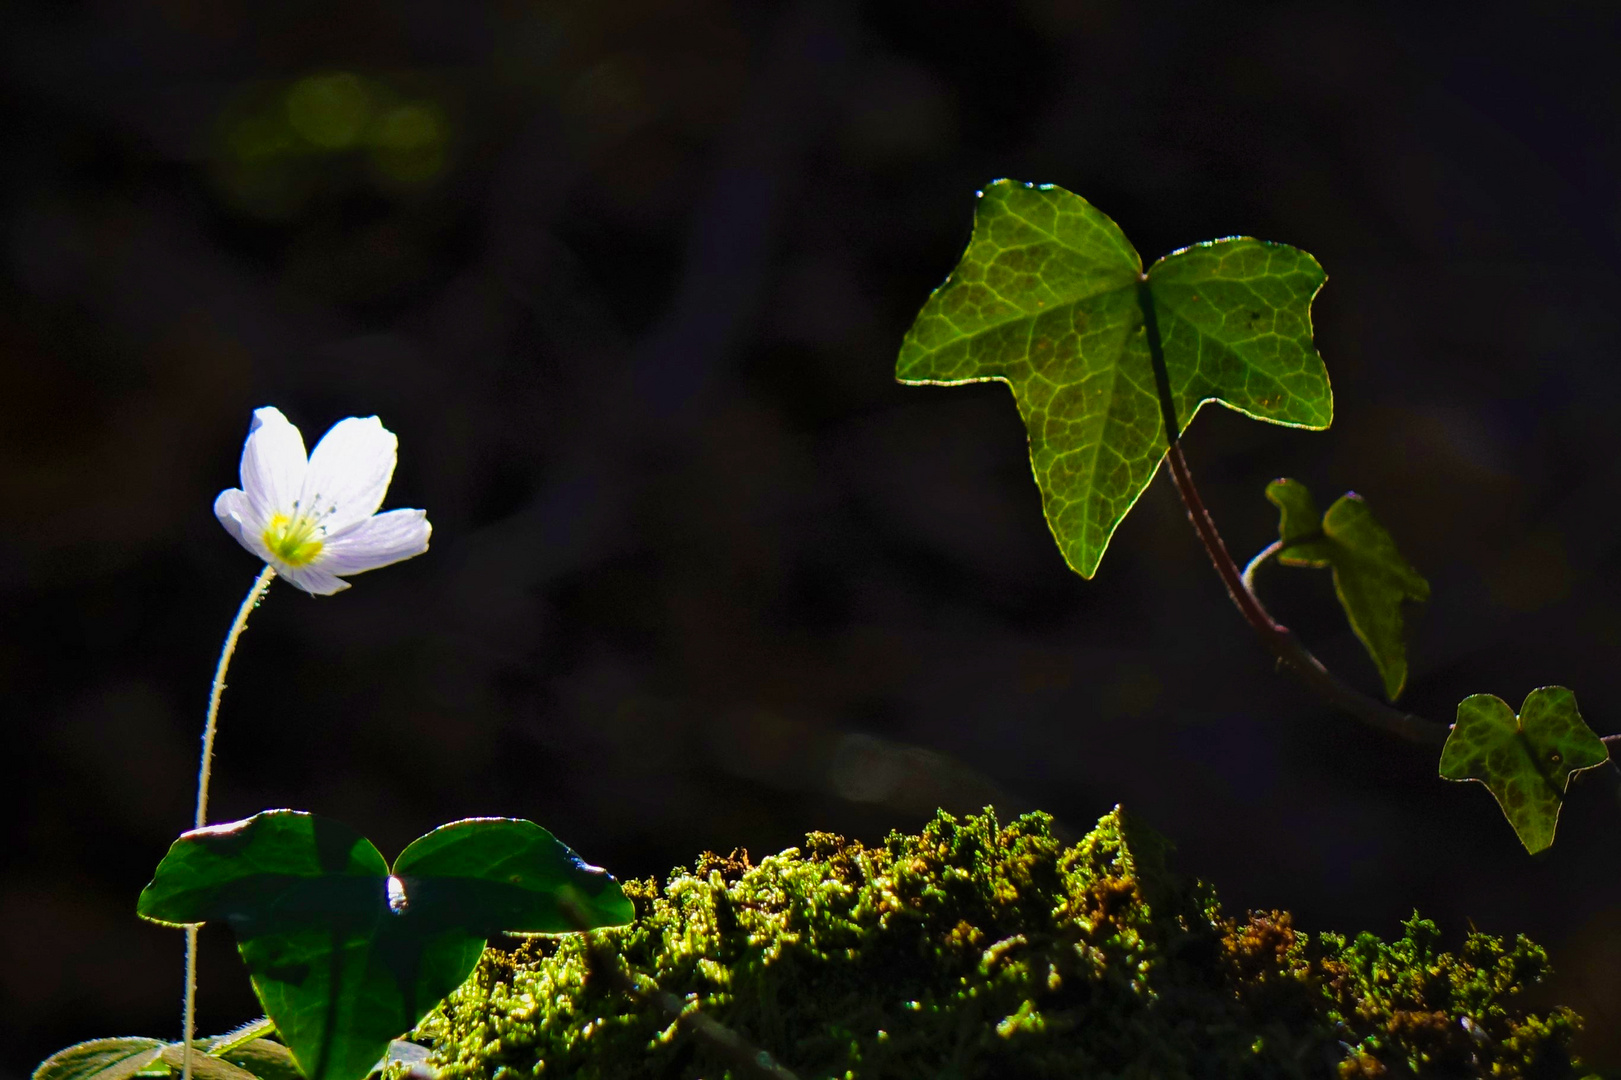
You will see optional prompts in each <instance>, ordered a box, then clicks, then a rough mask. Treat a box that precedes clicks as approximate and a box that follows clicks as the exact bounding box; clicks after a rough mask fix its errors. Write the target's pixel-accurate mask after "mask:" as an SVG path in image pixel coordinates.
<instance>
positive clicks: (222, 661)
mask: <svg viewBox="0 0 1621 1080" xmlns="http://www.w3.org/2000/svg"><path fill="white" fill-rule="evenodd" d="M275 578H276V570H275V567H273V566H271V565H270V564H269V563H266V564H265V568H264V569H263V570H261V571H259V576H258V577H256V578H254V579H253V588H251V589H249V590H248V595H247V596H245V597H243V598H242V606H241V607H239V608H237V609H236V618H235V619H234V620H232V622H231V629H230V632H229V633H227V634H226V635H225V645H224V646H223V647H222V648H221V649H220V658H219V663H218V664H217V665H215V667H214V685H213V687H212V688H211V689H210V690H209V692H208V720H207V722H206V723H204V725H203V752H202V757H201V760H200V761H199V762H198V765H197V815H196V819H195V821H194V823H193V825H192V828H194V829H200V828H202V827H203V826H204V825H206V824H208V781H209V779H210V778H211V777H212V775H213V771H214V733H215V731H217V730H218V728H219V715H220V695H222V694H224V693H225V672H226V671H227V670H228V669H229V668H230V666H231V657H232V656H233V655H235V653H236V643H237V641H238V640H239V639H240V638H241V637H242V631H243V630H245V629H247V625H248V616H249V615H250V614H252V612H253V609H254V608H256V607H258V606H259V601H261V600H263V599H264V596H265V590H266V589H268V588H270V583H271V582H272V581H274V580H275ZM184 1012H185V1049H184V1051H183V1052H182V1054H181V1058H180V1063H181V1064H180V1076H181V1080H191V1044H192V1041H193V1038H194V1037H195V1035H196V1027H197V924H196V923H193V924H191V925H190V926H187V927H186V1000H185V1006H184Z"/></svg>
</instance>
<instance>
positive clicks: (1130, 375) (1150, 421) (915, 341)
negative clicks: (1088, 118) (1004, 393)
mask: <svg viewBox="0 0 1621 1080" xmlns="http://www.w3.org/2000/svg"><path fill="white" fill-rule="evenodd" d="M1145 280H1146V294H1145V293H1144V292H1143V291H1142V290H1140V289H1139V283H1140V282H1143V281H1145ZM1323 280H1324V276H1323V271H1322V268H1321V267H1320V266H1318V265H1317V260H1315V259H1313V258H1312V257H1311V256H1310V255H1308V254H1306V253H1305V252H1303V251H1299V250H1297V249H1295V248H1292V247H1288V246H1285V245H1283V244H1269V243H1265V242H1263V241H1260V240H1252V239H1249V238H1247V237H1236V238H1233V239H1228V240H1216V241H1211V242H1210V243H1206V244H1198V245H1195V246H1193V247H1190V248H1184V249H1182V250H1181V251H1177V252H1173V253H1172V254H1170V255H1167V256H1166V257H1165V258H1163V259H1161V260H1159V261H1158V262H1157V263H1155V264H1154V265H1153V266H1152V267H1150V268H1149V270H1148V274H1147V277H1146V279H1145V278H1144V276H1143V274H1142V259H1141V257H1140V256H1138V254H1137V252H1136V250H1135V249H1134V248H1132V246H1131V244H1130V243H1129V242H1127V240H1126V238H1125V236H1124V234H1122V233H1121V231H1120V229H1119V227H1118V226H1117V225H1115V223H1114V222H1113V221H1111V220H1109V218H1108V217H1106V216H1105V215H1104V214H1102V213H1101V212H1100V211H1098V210H1097V209H1096V208H1095V207H1093V206H1092V204H1090V203H1088V202H1087V201H1086V200H1085V199H1083V198H1081V197H1080V196H1078V195H1074V194H1071V193H1070V192H1068V191H1065V190H1064V189H1063V188H1060V187H1055V186H1052V185H1043V186H1041V187H1034V186H1031V185H1029V184H1019V183H1015V182H1013V181H1010V180H998V181H996V182H995V183H993V184H991V185H990V186H989V187H987V188H986V189H985V190H984V191H983V192H981V194H980V201H979V206H978V209H977V211H976V213H975V217H974V233H973V237H972V239H971V240H970V241H969V244H968V250H967V251H966V252H965V253H964V254H963V257H962V261H961V262H959V263H958V264H957V268H956V269H955V270H953V271H952V273H951V276H950V277H949V278H947V279H946V281H945V283H944V284H943V285H941V286H940V287H939V288H938V289H936V290H935V291H934V294H933V295H932V296H930V297H929V301H928V303H927V304H925V305H924V307H923V310H922V311H921V312H920V313H919V314H918V317H917V321H916V322H914V323H913V324H912V329H911V330H910V331H909V332H908V333H907V335H906V340H905V341H904V342H903V343H902V345H901V352H900V358H899V360H898V361H897V363H896V377H897V378H899V379H900V381H901V382H904V383H913V384H922V383H933V384H944V385H955V384H959V383H968V382H984V381H988V380H999V381H1002V382H1005V383H1007V384H1008V385H1009V386H1010V387H1011V388H1012V390H1013V396H1014V400H1015V401H1016V402H1017V403H1018V406H1019V412H1020V414H1021V415H1022V416H1023V417H1024V422H1025V427H1026V429H1027V430H1028V431H1029V434H1030V464H1031V468H1032V469H1033V471H1034V472H1035V476H1036V483H1037V485H1038V486H1039V487H1040V488H1041V494H1042V500H1043V504H1044V506H1045V508H1046V513H1047V524H1048V525H1049V526H1050V527H1051V529H1052V531H1053V536H1054V537H1055V538H1056V539H1057V541H1058V546H1059V548H1060V549H1062V551H1063V553H1064V558H1065V559H1066V560H1067V561H1068V562H1069V565H1070V566H1071V567H1073V568H1074V569H1075V570H1076V572H1077V573H1079V574H1080V575H1081V576H1082V577H1091V576H1092V575H1093V573H1094V572H1096V570H1097V565H1098V561H1099V560H1100V559H1101V558H1102V557H1103V551H1104V549H1105V548H1106V547H1107V546H1108V543H1109V538H1110V537H1111V536H1112V535H1113V534H1114V530H1115V528H1116V527H1117V526H1118V525H1119V524H1120V521H1121V519H1123V518H1124V517H1125V516H1126V512H1127V511H1128V510H1130V509H1131V507H1132V504H1133V503H1135V502H1136V501H1137V498H1138V496H1140V495H1141V494H1142V492H1143V489H1144V488H1146V487H1147V486H1148V482H1149V481H1150V480H1151V479H1153V476H1154V471H1155V470H1156V469H1157V468H1158V467H1159V462H1160V459H1161V458H1162V457H1164V455H1165V451H1166V448H1167V438H1166V432H1165V425H1164V421H1163V420H1162V413H1161V409H1160V401H1159V396H1158V391H1157V389H1156V383H1155V373H1154V369H1153V364H1152V361H1151V358H1150V356H1149V348H1148V342H1147V336H1146V333H1145V330H1144V326H1145V321H1144V305H1145V304H1146V303H1149V302H1152V304H1153V311H1154V313H1155V323H1156V324H1157V326H1158V328H1159V333H1160V338H1161V342H1162V345H1163V352H1164V358H1165V370H1166V375H1167V377H1168V380H1169V394H1170V400H1171V403H1172V405H1173V407H1174V410H1175V415H1176V417H1177V422H1178V424H1179V425H1180V426H1184V427H1185V426H1186V425H1187V424H1188V423H1189V422H1190V421H1191V420H1192V419H1193V416H1194V414H1195V413H1197V412H1198V411H1199V407H1200V406H1201V405H1203V404H1204V403H1205V402H1206V401H1219V402H1221V403H1222V404H1224V405H1226V406H1228V407H1230V408H1233V409H1236V410H1237V411H1239V412H1242V413H1244V414H1245V415H1247V416H1252V417H1254V418H1256V419H1258V420H1269V421H1272V422H1273V423H1279V424H1287V425H1290V426H1294V427H1306V428H1314V429H1321V428H1326V427H1327V426H1328V424H1329V421H1330V420H1331V419H1332V416H1333V395H1332V394H1331V392H1330V390H1329V385H1328V373H1327V372H1326V371H1325V370H1324V369H1323V362H1322V359H1321V357H1319V356H1318V355H1317V350H1316V348H1315V347H1313V345H1312V341H1311V301H1312V298H1313V297H1314V296H1315V295H1316V294H1317V290H1318V289H1319V288H1320V287H1321V286H1322V284H1323ZM1150 298H1151V301H1150Z"/></svg>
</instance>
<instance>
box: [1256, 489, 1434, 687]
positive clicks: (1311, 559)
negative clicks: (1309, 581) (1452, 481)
mask: <svg viewBox="0 0 1621 1080" xmlns="http://www.w3.org/2000/svg"><path fill="white" fill-rule="evenodd" d="M1266 497H1267V498H1268V499H1270V500H1271V501H1272V503H1273V504H1274V505H1275V506H1277V508H1278V510H1279V511H1280V518H1279V521H1278V537H1279V539H1280V540H1281V541H1282V542H1283V547H1282V548H1281V549H1280V550H1279V551H1278V556H1277V558H1278V561H1279V562H1280V563H1282V564H1283V565H1285V566H1316V567H1323V566H1327V567H1331V568H1333V571H1334V595H1336V596H1338V597H1339V598H1340V606H1341V607H1342V608H1344V609H1345V617H1346V618H1347V619H1349V620H1350V622H1351V629H1352V630H1354V631H1356V636H1357V637H1358V638H1359V639H1360V640H1361V642H1362V646H1363V648H1365V649H1367V650H1368V655H1369V656H1370V657H1372V659H1373V663H1374V666H1375V667H1377V668H1378V669H1379V675H1380V677H1382V678H1383V679H1384V682H1385V695H1386V696H1387V697H1389V698H1390V700H1391V701H1395V700H1396V699H1397V698H1398V697H1400V696H1401V692H1402V687H1403V686H1405V685H1406V683H1407V636H1406V628H1405V626H1404V625H1403V622H1402V601H1404V600H1411V601H1414V602H1416V603H1423V602H1424V601H1426V600H1428V599H1429V598H1430V583H1429V582H1427V581H1425V580H1424V579H1423V578H1422V577H1420V576H1419V573H1418V571H1417V570H1414V569H1413V568H1412V567H1411V566H1409V565H1408V563H1407V560H1406V559H1403V558H1402V557H1401V552H1399V551H1397V550H1396V541H1395V540H1393V539H1391V536H1390V533H1388V532H1386V531H1385V527H1384V526H1383V525H1381V524H1379V522H1378V520H1377V519H1375V518H1374V516H1373V511H1372V510H1369V509H1368V504H1367V503H1365V502H1363V501H1362V496H1360V495H1358V494H1357V493H1356V492H1354V491H1352V492H1347V493H1346V494H1344V495H1341V496H1340V497H1339V498H1338V499H1335V500H1334V505H1332V506H1330V507H1329V508H1328V513H1326V514H1324V515H1322V517H1321V518H1319V517H1318V516H1317V502H1316V500H1314V499H1313V498H1312V497H1311V491H1310V490H1308V489H1307V487H1306V485H1305V484H1302V483H1300V482H1299V481H1298V480H1287V479H1285V480H1274V481H1272V482H1271V483H1270V484H1268V485H1267V486H1266Z"/></svg>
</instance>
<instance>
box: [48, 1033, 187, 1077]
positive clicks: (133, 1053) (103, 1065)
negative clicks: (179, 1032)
mask: <svg viewBox="0 0 1621 1080" xmlns="http://www.w3.org/2000/svg"><path fill="white" fill-rule="evenodd" d="M168 1045H169V1044H168V1043H166V1042H164V1041H163V1040H162V1039H146V1038H141V1037H140V1036H127V1037H124V1038H117V1039H91V1040H90V1041H89V1042H82V1043H76V1044H74V1045H73V1046H70V1047H68V1048H66V1049H65V1050H58V1051H57V1052H56V1053H54V1054H52V1055H51V1056H50V1057H48V1058H46V1059H45V1060H44V1061H42V1062H40V1063H39V1067H38V1068H37V1069H35V1070H34V1076H33V1080H124V1078H125V1077H130V1076H134V1075H135V1074H136V1073H138V1072H140V1071H141V1070H142V1069H145V1068H147V1067H148V1066H150V1065H151V1064H152V1063H153V1062H155V1061H157V1060H158V1058H160V1057H162V1056H163V1048H164V1047H166V1046H168Z"/></svg>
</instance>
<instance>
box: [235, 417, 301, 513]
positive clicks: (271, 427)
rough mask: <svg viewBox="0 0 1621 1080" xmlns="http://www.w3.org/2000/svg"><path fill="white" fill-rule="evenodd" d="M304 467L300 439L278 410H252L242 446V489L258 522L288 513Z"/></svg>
mask: <svg viewBox="0 0 1621 1080" xmlns="http://www.w3.org/2000/svg"><path fill="white" fill-rule="evenodd" d="M307 467H308V459H307V458H306V457H305V455H304V436H302V435H300V434H299V433H298V429H297V428H296V427H294V426H293V425H292V424H289V423H288V422H287V418H286V417H285V416H283V415H282V414H281V410H280V409H274V408H271V407H269V406H266V407H265V408H262V409H255V410H254V411H253V426H252V427H251V428H249V429H248V441H247V442H246V443H245V444H243V446H242V490H243V491H244V492H245V493H246V494H247V496H248V502H249V503H250V504H252V506H253V510H254V513H255V515H256V516H257V517H258V518H259V520H261V521H268V520H270V518H271V517H272V516H273V515H275V514H286V513H290V512H291V509H292V505H293V500H295V499H297V498H298V493H299V492H300V491H301V490H302V489H303V487H304V472H305V470H306V468H307Z"/></svg>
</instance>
